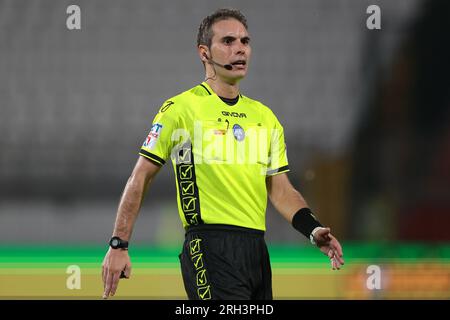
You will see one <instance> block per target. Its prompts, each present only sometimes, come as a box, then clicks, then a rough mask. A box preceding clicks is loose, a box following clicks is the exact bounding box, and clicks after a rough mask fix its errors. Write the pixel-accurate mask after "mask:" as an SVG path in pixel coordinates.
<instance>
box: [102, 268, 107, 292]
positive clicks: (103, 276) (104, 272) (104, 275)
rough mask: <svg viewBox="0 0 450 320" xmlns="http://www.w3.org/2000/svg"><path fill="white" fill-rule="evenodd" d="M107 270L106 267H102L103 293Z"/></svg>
mask: <svg viewBox="0 0 450 320" xmlns="http://www.w3.org/2000/svg"><path fill="white" fill-rule="evenodd" d="M107 270H108V269H106V267H102V281H103V291H105V287H106V274H107V272H108V271H107Z"/></svg>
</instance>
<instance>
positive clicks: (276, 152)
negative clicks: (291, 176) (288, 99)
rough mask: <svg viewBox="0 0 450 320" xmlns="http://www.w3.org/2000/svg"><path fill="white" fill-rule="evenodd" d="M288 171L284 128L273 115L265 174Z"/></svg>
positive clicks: (270, 174)
mask: <svg viewBox="0 0 450 320" xmlns="http://www.w3.org/2000/svg"><path fill="white" fill-rule="evenodd" d="M288 171H289V164H288V158H287V150H286V143H285V139H284V129H283V127H282V125H281V124H280V122H279V121H278V119H277V118H276V117H275V115H274V126H273V128H272V132H271V139H270V148H269V164H268V168H267V175H268V176H272V175H276V174H280V173H283V172H288Z"/></svg>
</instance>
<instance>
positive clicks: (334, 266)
mask: <svg viewBox="0 0 450 320" xmlns="http://www.w3.org/2000/svg"><path fill="white" fill-rule="evenodd" d="M330 263H331V269H333V270H336V265H335V262H334V259H333V258H331V259H330Z"/></svg>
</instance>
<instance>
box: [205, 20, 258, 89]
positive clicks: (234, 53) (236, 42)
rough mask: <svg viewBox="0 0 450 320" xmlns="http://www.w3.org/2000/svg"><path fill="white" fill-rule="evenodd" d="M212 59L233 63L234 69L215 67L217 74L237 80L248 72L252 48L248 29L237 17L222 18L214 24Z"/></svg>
mask: <svg viewBox="0 0 450 320" xmlns="http://www.w3.org/2000/svg"><path fill="white" fill-rule="evenodd" d="M212 31H213V38H212V41H211V48H210V50H211V53H210V55H211V56H212V59H213V60H214V61H216V62H217V63H220V64H231V65H233V69H232V70H226V69H224V68H220V67H215V69H216V72H217V75H218V76H220V77H222V78H224V79H226V80H228V81H236V80H240V79H242V78H244V77H245V75H246V74H247V69H248V63H249V60H250V55H251V52H252V49H251V47H250V38H249V36H248V32H247V29H245V27H244V25H243V24H242V23H240V22H239V21H238V20H236V19H227V20H221V21H218V22H216V23H214V24H213V25H212Z"/></svg>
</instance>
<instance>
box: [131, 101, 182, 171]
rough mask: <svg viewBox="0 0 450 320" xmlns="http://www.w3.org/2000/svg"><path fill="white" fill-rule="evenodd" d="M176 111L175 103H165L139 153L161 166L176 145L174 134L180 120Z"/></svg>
mask: <svg viewBox="0 0 450 320" xmlns="http://www.w3.org/2000/svg"><path fill="white" fill-rule="evenodd" d="M175 109H176V108H175V107H174V102H173V101H170V100H168V101H166V102H164V104H163V105H162V107H161V108H160V110H159V112H158V113H157V114H156V116H155V118H154V119H153V123H152V126H151V128H150V132H149V134H148V135H147V137H146V138H145V140H144V143H143V144H142V147H141V149H140V151H139V154H140V155H141V156H143V157H145V158H147V159H148V160H150V161H151V162H153V163H154V164H156V165H159V166H162V165H164V164H165V162H166V160H167V158H169V157H170V154H171V150H172V148H173V146H174V145H175V142H174V141H172V140H173V139H172V132H173V131H174V130H176V129H177V127H178V118H179V116H178V115H177V112H176V110H175Z"/></svg>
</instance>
